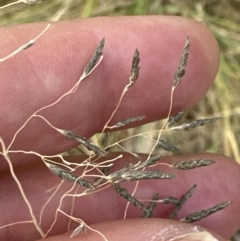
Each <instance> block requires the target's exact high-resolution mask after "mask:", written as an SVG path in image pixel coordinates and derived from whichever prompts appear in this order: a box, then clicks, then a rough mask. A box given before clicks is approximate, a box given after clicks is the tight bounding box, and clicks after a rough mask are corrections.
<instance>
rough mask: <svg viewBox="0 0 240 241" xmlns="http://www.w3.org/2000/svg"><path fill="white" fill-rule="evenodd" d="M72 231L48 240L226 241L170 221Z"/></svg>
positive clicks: (100, 225) (120, 222) (129, 222)
mask: <svg viewBox="0 0 240 241" xmlns="http://www.w3.org/2000/svg"><path fill="white" fill-rule="evenodd" d="M70 236H71V232H70V233H67V234H63V235H59V236H55V237H50V238H48V239H46V240H49V241H62V240H64V241H67V240H72V239H73V240H79V241H81V240H84V241H93V240H94V241H98V240H99V241H100V240H107V241H122V240H124V241H132V240H138V241H146V240H151V241H167V240H168V241H170V240H171V241H183V240H184V241H187V240H189V241H200V240H201V241H225V239H223V238H220V237H219V236H217V235H216V234H213V233H210V232H208V231H207V230H205V229H204V228H202V227H200V226H197V225H192V224H186V223H180V222H178V221H173V220H167V219H128V220H116V221H112V222H104V223H98V224H94V225H92V226H91V227H90V229H89V228H87V229H86V232H84V231H82V232H80V233H79V234H77V235H76V236H75V237H74V238H72V239H70Z"/></svg>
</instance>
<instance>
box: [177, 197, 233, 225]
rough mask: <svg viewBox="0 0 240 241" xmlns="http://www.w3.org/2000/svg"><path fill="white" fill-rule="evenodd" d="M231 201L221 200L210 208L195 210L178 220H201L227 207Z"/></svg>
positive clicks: (189, 221) (190, 221) (188, 221)
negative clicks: (221, 201)
mask: <svg viewBox="0 0 240 241" xmlns="http://www.w3.org/2000/svg"><path fill="white" fill-rule="evenodd" d="M231 203H232V202H231V201H227V202H223V203H220V204H218V205H215V206H213V207H211V208H208V209H203V210H201V211H198V212H195V213H191V214H189V215H188V216H187V217H185V218H183V219H181V220H180V221H183V222H187V223H192V222H196V221H199V220H202V219H203V218H206V217H208V216H209V215H211V214H213V213H215V212H218V211H220V210H223V209H225V208H226V207H228V206H229V205H230V204H231Z"/></svg>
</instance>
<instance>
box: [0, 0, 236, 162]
mask: <svg viewBox="0 0 240 241" xmlns="http://www.w3.org/2000/svg"><path fill="white" fill-rule="evenodd" d="M11 2H13V1H7V0H0V6H3V5H6V4H9V3H11ZM109 15H111V16H113V15H178V16H185V17H188V18H193V19H196V20H198V21H203V22H204V23H206V24H207V25H208V26H209V28H210V29H211V30H212V31H213V33H214V34H215V36H216V38H217V40H218V43H219V46H220V51H221V65H220V69H219V73H218V76H217V78H216V81H215V84H214V86H213V87H212V89H211V90H210V91H209V92H208V94H207V96H206V98H205V99H204V100H202V101H201V102H200V103H199V104H198V105H197V106H195V107H194V108H193V109H192V110H190V111H188V112H187V114H186V115H185V117H184V120H183V121H191V120H193V119H197V118H203V117H204V118H208V117H214V116H222V117H224V118H222V119H221V120H219V121H218V122H215V123H214V124H211V125H210V126H206V127H199V128H196V129H194V130H192V131H190V132H184V134H183V135H178V136H179V137H178V136H176V135H174V133H171V132H170V133H169V135H168V137H167V138H168V140H169V141H172V140H174V141H173V142H174V144H175V145H176V146H178V147H179V148H180V149H181V150H182V151H183V152H184V153H197V152H203V151H207V152H217V153H222V154H225V155H228V156H231V157H233V158H234V159H235V160H236V161H237V162H239V163H240V154H239V152H240V151H239V143H240V128H239V114H240V91H239V90H240V0H215V1H214V0H211V1H207V0H206V1H203V0H200V1H194V0H185V1H178V0H118V1H113V0H45V1H44V0H43V1H42V3H40V4H36V5H30V4H24V3H19V4H15V5H12V6H9V7H7V8H4V9H0V25H1V26H7V25H13V24H19V23H27V22H39V21H51V20H55V21H61V20H67V19H74V18H87V17H94V16H109ZM203 71H204V70H203ZM173 75H174V73H173ZM159 126H161V122H156V123H151V124H148V125H145V126H142V127H138V128H134V129H130V130H125V131H121V132H120V131H119V132H114V133H111V134H109V135H105V137H104V138H103V140H102V144H103V145H105V144H106V143H105V142H106V140H107V142H111V143H113V142H115V141H117V140H119V139H123V138H124V137H126V136H130V135H133V134H136V133H140V132H143V131H146V130H149V129H156V128H159ZM106 137H108V138H106ZM93 141H94V138H93ZM122 146H123V147H124V148H127V149H128V150H130V151H134V152H147V151H149V148H150V147H151V145H150V146H148V145H146V143H145V140H144V139H143V138H141V137H140V138H138V139H130V140H128V141H126V142H124V143H123V144H122ZM114 150H116V148H115V149H114ZM69 154H76V149H75V150H72V151H69Z"/></svg>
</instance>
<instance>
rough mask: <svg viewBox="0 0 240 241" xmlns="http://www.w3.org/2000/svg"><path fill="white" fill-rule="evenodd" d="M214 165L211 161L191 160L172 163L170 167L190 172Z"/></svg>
mask: <svg viewBox="0 0 240 241" xmlns="http://www.w3.org/2000/svg"><path fill="white" fill-rule="evenodd" d="M214 163H216V162H215V161H214V160H211V159H191V160H186V161H180V162H177V163H174V164H173V165H172V167H173V168H176V169H181V170H190V169H194V168H199V167H204V166H209V165H212V164H214Z"/></svg>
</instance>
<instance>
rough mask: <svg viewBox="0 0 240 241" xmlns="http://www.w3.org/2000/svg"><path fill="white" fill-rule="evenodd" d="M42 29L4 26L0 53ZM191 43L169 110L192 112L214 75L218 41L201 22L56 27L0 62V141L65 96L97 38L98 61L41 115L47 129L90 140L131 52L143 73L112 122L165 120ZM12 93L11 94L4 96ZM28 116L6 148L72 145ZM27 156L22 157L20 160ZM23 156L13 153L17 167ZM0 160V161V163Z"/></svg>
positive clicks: (48, 150) (120, 84)
mask: <svg viewBox="0 0 240 241" xmlns="http://www.w3.org/2000/svg"><path fill="white" fill-rule="evenodd" d="M45 26H46V24H43V23H41V24H28V25H21V26H17V27H11V28H2V29H1V30H0V34H1V35H4V36H5V38H4V39H1V43H0V49H1V56H6V55H7V54H9V52H11V51H13V50H15V49H16V48H17V47H19V46H20V45H21V44H24V43H26V42H27V41H28V40H29V39H31V38H34V37H35V36H37V35H38V34H39V32H41V31H42V29H43V28H45ZM187 36H189V37H190V39H191V52H190V56H189V61H188V66H187V69H186V76H185V77H184V79H183V81H182V83H181V84H180V85H179V86H178V87H177V89H176V91H175V93H174V104H173V105H174V107H173V113H176V112H177V111H179V110H182V109H186V108H190V107H191V106H193V105H194V104H196V103H197V102H198V101H199V100H200V99H201V98H202V97H203V96H204V95H205V93H206V92H207V90H208V89H209V87H210V86H211V84H212V82H213V80H214V77H215V75H216V72H217V69H218V63H219V53H218V47H217V43H216V40H215V39H214V37H213V35H212V34H211V32H210V31H209V29H208V28H207V27H206V26H205V25H203V24H202V23H198V22H195V21H193V20H188V19H184V18H178V17H149V16H148V17H120V18H119V17H117V18H110V19H109V18H95V19H89V20H77V21H71V22H62V23H54V24H52V26H51V27H50V29H49V30H48V31H47V32H46V33H45V34H44V35H43V36H42V37H41V38H40V39H39V40H38V41H37V43H36V44H35V45H34V46H33V47H31V48H29V49H27V50H25V51H23V52H22V53H20V54H18V55H16V56H14V57H13V58H11V59H9V60H7V61H5V62H3V63H1V65H0V75H1V79H2V82H1V88H0V96H1V101H0V104H1V116H2V121H1V123H0V129H1V136H2V138H3V140H4V142H5V143H6V145H7V144H9V143H10V141H11V140H12V138H13V135H14V133H15V132H16V130H17V129H18V128H20V126H22V125H23V123H24V122H25V121H26V119H27V118H28V117H29V116H30V115H32V114H33V112H34V111H36V110H38V109H39V108H41V107H43V106H46V105H48V104H50V103H52V102H54V101H55V100H56V99H58V98H59V97H60V96H61V95H62V94H64V93H66V92H67V91H68V90H69V89H70V88H71V87H72V86H73V85H74V84H75V83H76V81H77V80H78V79H79V77H80V76H81V73H82V72H83V69H84V67H85V65H86V64H87V62H88V61H89V59H90V57H91V56H92V54H93V52H94V51H95V49H96V47H97V46H98V44H99V42H100V40H101V39H102V38H103V37H105V38H106V46H105V48H104V50H103V53H104V60H103V62H102V63H101V64H100V66H99V67H98V68H97V69H96V70H95V71H94V73H93V74H92V75H91V76H90V77H89V78H88V80H86V81H84V82H83V83H81V85H80V86H79V89H78V90H77V91H76V92H75V93H74V94H73V95H71V96H68V97H66V98H64V99H63V100H62V101H61V102H59V103H58V104H56V105H55V106H54V107H51V108H49V109H47V110H45V111H42V112H41V114H42V115H43V116H44V117H45V118H46V119H47V120H49V121H50V122H51V123H52V125H53V126H55V127H57V128H60V129H71V130H74V131H75V132H77V133H79V134H81V135H83V136H86V137H90V136H91V135H93V134H94V133H96V132H100V131H101V130H102V127H103V125H104V124H105V123H106V121H107V120H108V119H109V117H110V115H111V113H112V112H113V110H114V108H115V107H116V105H117V102H118V100H119V97H120V94H121V93H122V90H123V88H124V86H125V85H126V84H127V83H128V81H129V80H128V79H129V75H130V66H131V61H132V56H133V52H134V50H135V48H138V49H139V51H140V58H141V62H140V65H141V71H140V76H139V79H138V80H137V83H136V85H135V86H133V87H132V89H131V90H130V91H129V92H128V93H127V94H126V96H125V97H124V99H123V101H122V103H121V106H120V108H119V111H118V112H117V113H116V115H115V117H114V118H113V120H112V122H111V123H112V124H114V123H116V122H117V121H119V120H122V119H125V118H129V117H133V116H139V115H144V116H146V119H145V122H149V121H153V120H157V119H160V118H162V117H164V116H166V114H167V112H168V110H169V105H170V91H171V87H172V83H173V76H174V74H175V72H176V70H177V68H178V65H179V61H180V58H181V55H182V52H183V47H184V43H185V40H186V37H187ZM10 93H11V94H10ZM59 135H60V134H59V133H57V132H56V131H55V130H53V129H52V128H50V127H49V126H48V125H47V124H46V123H45V122H44V121H43V120H42V119H38V118H34V119H33V120H32V121H30V123H29V124H28V125H27V127H26V128H24V130H22V131H21V132H20V134H19V135H18V137H17V138H16V141H15V142H14V145H13V146H12V149H25V150H34V151H38V152H40V153H43V152H44V153H45V154H52V153H59V152H62V151H65V150H66V149H68V148H69V147H72V146H73V145H76V144H75V143H74V142H71V141H70V142H69V141H68V140H66V139H65V138H64V137H62V136H59ZM24 159H25V157H24ZM22 160H23V157H21V156H19V155H18V163H21V161H22ZM1 163H2V162H1Z"/></svg>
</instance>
